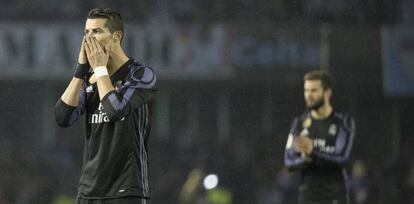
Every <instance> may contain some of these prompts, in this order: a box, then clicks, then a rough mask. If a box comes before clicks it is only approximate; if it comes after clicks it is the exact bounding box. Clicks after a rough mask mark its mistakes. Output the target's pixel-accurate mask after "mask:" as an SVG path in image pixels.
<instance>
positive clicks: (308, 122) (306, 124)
mask: <svg viewBox="0 0 414 204" xmlns="http://www.w3.org/2000/svg"><path fill="white" fill-rule="evenodd" d="M311 125H312V119H311V118H310V117H306V118H305V120H303V122H302V127H303V128H309V127H310V126H311Z"/></svg>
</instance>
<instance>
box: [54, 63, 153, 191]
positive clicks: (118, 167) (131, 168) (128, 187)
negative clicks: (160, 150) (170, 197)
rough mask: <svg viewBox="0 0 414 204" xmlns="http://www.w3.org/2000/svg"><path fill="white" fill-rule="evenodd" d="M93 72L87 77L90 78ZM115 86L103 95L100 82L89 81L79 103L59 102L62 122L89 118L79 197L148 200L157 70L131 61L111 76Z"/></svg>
mask: <svg viewBox="0 0 414 204" xmlns="http://www.w3.org/2000/svg"><path fill="white" fill-rule="evenodd" d="M91 74H92V73H90V74H89V75H88V76H87V77H86V79H89V78H90V76H91ZM110 78H111V81H112V83H113V86H114V87H115V90H113V91H111V92H109V93H107V94H106V95H105V96H104V97H103V98H102V101H101V100H100V99H99V95H98V88H97V84H96V83H93V84H90V83H89V82H88V81H89V80H85V81H86V82H84V84H83V86H82V88H81V90H80V96H79V99H80V100H79V105H78V106H77V107H72V106H69V105H67V104H65V103H64V102H62V100H59V101H58V103H57V104H56V107H55V117H56V121H57V122H58V124H59V125H60V126H63V127H67V126H71V125H72V124H74V122H75V121H77V119H78V118H79V117H80V116H81V115H82V114H85V116H86V137H85V147H84V154H83V162H82V172H81V173H82V174H81V178H80V183H79V188H78V197H79V198H86V199H105V198H116V197H124V196H139V197H143V198H149V196H150V194H149V187H148V156H147V141H148V136H149V133H150V130H151V117H152V106H153V101H154V97H155V91H156V76H155V74H154V71H153V70H152V69H151V68H149V67H147V66H144V65H142V64H140V63H138V62H135V61H133V60H132V59H130V60H128V61H127V62H126V63H125V64H124V65H122V66H121V68H120V69H118V70H117V71H116V72H115V73H114V74H113V75H112V76H111V77H110Z"/></svg>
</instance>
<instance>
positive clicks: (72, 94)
mask: <svg viewBox="0 0 414 204" xmlns="http://www.w3.org/2000/svg"><path fill="white" fill-rule="evenodd" d="M82 83H83V80H82V79H79V78H76V77H73V78H72V80H71V81H70V83H69V85H68V87H67V88H66V90H65V92H63V95H62V97H61V99H62V101H63V102H64V103H65V104H67V105H69V106H72V107H76V106H78V104H79V94H80V89H81V87H82Z"/></svg>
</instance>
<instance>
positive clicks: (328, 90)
mask: <svg viewBox="0 0 414 204" xmlns="http://www.w3.org/2000/svg"><path fill="white" fill-rule="evenodd" d="M325 94H326V95H327V97H328V98H331V97H332V89H326V90H325Z"/></svg>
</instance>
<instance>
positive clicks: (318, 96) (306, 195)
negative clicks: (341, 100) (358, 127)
mask: <svg viewBox="0 0 414 204" xmlns="http://www.w3.org/2000/svg"><path fill="white" fill-rule="evenodd" d="M332 86H333V83H332V79H331V77H330V75H329V74H328V73H326V72H324V71H311V72H308V73H307V74H306V75H305V76H304V97H305V103H306V107H307V109H308V110H307V111H306V112H305V113H304V114H302V115H301V116H298V117H296V118H295V119H294V121H293V123H292V126H291V129H290V132H289V136H288V140H287V144H286V149H285V157H284V158H285V166H287V167H288V169H289V170H291V171H298V172H300V175H301V182H300V187H299V199H298V200H299V203H300V204H346V203H348V191H347V185H346V178H347V176H346V172H345V168H344V165H345V163H346V162H347V160H348V158H349V154H350V152H351V149H352V143H353V139H354V134H355V125H354V120H353V119H352V118H351V117H350V116H349V115H348V114H345V113H340V112H338V111H336V110H335V109H334V108H333V107H332V105H331V101H330V99H331V96H332V88H333V87H332Z"/></svg>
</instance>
